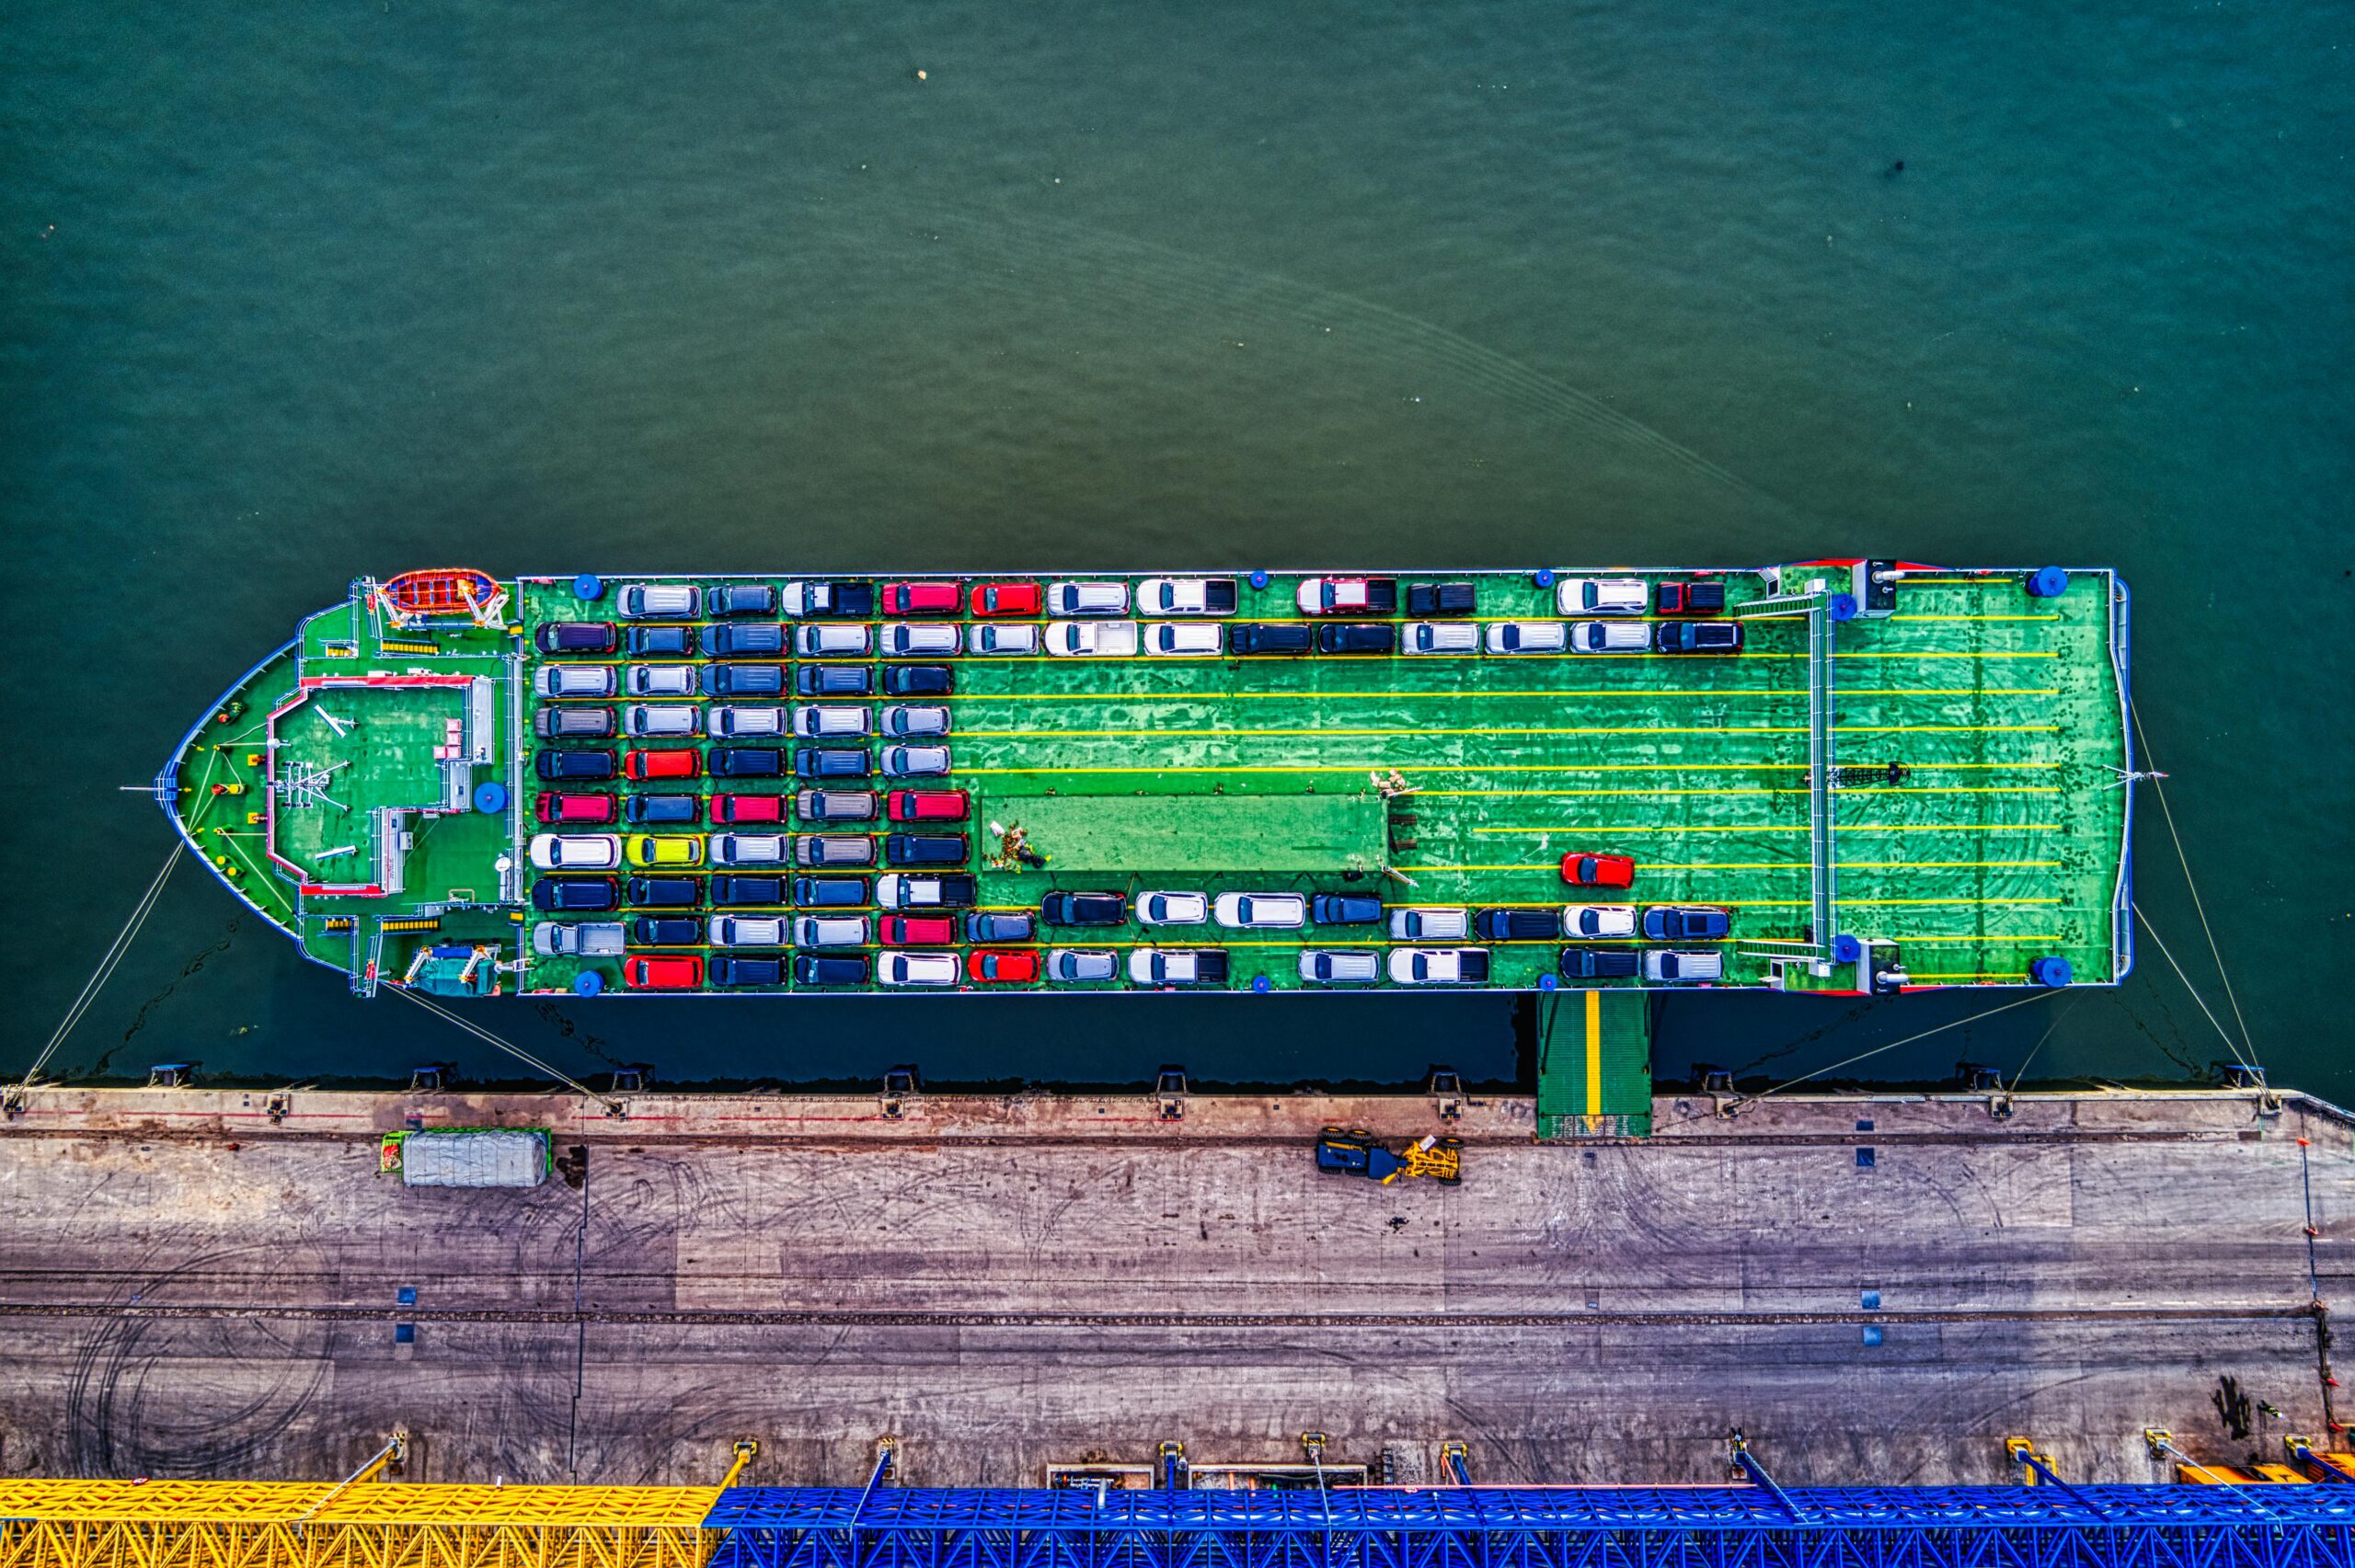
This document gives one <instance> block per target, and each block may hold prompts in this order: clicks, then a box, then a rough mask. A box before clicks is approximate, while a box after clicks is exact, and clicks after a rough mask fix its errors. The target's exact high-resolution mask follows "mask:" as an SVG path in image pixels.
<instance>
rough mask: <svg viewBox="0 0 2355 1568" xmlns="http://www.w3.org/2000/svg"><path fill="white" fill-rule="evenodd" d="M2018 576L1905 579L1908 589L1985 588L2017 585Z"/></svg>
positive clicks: (2006, 574)
mask: <svg viewBox="0 0 2355 1568" xmlns="http://www.w3.org/2000/svg"><path fill="white" fill-rule="evenodd" d="M2019 580H2020V579H2019V578H2018V576H2017V575H2016V574H2012V573H2003V574H1997V575H1994V576H1991V577H1983V578H1916V577H1909V578H1906V579H1905V586H1906V587H1907V588H1984V587H1986V586H1987V585H1989V584H1990V583H1999V582H2000V583H2016V582H2017V581H2019Z"/></svg>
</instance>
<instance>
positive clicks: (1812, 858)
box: [1729, 578, 1855, 958]
mask: <svg viewBox="0 0 2355 1568" xmlns="http://www.w3.org/2000/svg"><path fill="white" fill-rule="evenodd" d="M1843 603H1844V607H1845V608H1846V610H1847V612H1848V613H1849V614H1854V613H1855V601H1854V600H1851V599H1848V598H1847V596H1846V595H1844V594H1839V593H1835V592H1833V591H1832V589H1831V587H1830V585H1829V583H1828V582H1826V581H1825V580H1824V579H1821V578H1816V579H1812V580H1810V581H1809V584H1808V588H1807V590H1806V591H1805V592H1800V593H1774V594H1769V595H1767V596H1765V597H1764V598H1763V599H1752V600H1749V601H1745V602H1742V603H1738V604H1735V605H1733V606H1732V607H1731V609H1730V611H1729V613H1731V614H1732V616H1733V617H1734V619H1736V620H1739V621H1763V620H1775V619H1793V618H1803V619H1804V620H1805V621H1806V622H1807V820H1808V893H1809V897H1808V908H1809V916H1808V940H1807V941H1806V942H1804V943H1791V942H1774V943H1763V944H1755V945H1754V947H1753V944H1742V948H1741V950H1742V951H1743V952H1746V953H1747V952H1753V951H1754V952H1755V953H1756V954H1758V955H1760V956H1768V957H1777V958H1791V957H1810V958H1820V957H1822V956H1827V955H1829V954H1830V952H1831V950H1832V936H1833V934H1834V933H1835V931H1836V927H1835V925H1834V923H1833V922H1834V921H1835V920H1836V918H1837V907H1838V887H1837V878H1838V864H1839V863H1838V859H1837V856H1836V855H1835V854H1834V853H1833V850H1834V839H1835V837H1836V835H1835V832H1834V823H1833V817H1832V789H1833V787H1834V785H1835V784H1836V783H1837V775H1836V773H1835V772H1834V769H1835V767H1836V759H1835V758H1834V757H1833V755H1832V734H1833V729H1832V716H1833V699H1834V696H1835V694H1836V693H1835V692H1834V690H1833V677H1832V652H1833V649H1832V628H1833V626H1834V625H1836V624H1838V622H1839V621H1840V620H1841V619H1844V616H1842V615H1841V614H1840V613H1839V609H1838V608H1837V606H1839V605H1841V604H1843Z"/></svg>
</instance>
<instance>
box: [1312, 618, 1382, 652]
mask: <svg viewBox="0 0 2355 1568" xmlns="http://www.w3.org/2000/svg"><path fill="white" fill-rule="evenodd" d="M1316 648H1317V651H1318V652H1319V653H1395V652H1396V651H1397V649H1398V628H1397V627H1396V626H1393V625H1390V624H1386V623H1384V622H1380V621H1341V622H1337V623H1335V624H1331V625H1327V626H1319V627H1317V628H1316Z"/></svg>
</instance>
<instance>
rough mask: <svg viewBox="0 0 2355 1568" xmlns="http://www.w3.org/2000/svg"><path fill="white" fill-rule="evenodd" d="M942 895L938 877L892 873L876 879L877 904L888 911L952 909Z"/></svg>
mask: <svg viewBox="0 0 2355 1568" xmlns="http://www.w3.org/2000/svg"><path fill="white" fill-rule="evenodd" d="M941 894H942V888H941V886H940V878H939V877H937V876H909V875H907V874H906V873H904V872H899V871H890V872H886V873H884V874H883V875H882V876H879V877H877V878H876V879H875V902H876V904H877V905H878V906H879V907H880V908H883V909H887V910H938V909H947V908H950V907H952V906H950V905H949V904H948V902H947V901H946V900H945V899H944V898H942V897H941ZM968 896H969V897H970V894H969V895H968Z"/></svg>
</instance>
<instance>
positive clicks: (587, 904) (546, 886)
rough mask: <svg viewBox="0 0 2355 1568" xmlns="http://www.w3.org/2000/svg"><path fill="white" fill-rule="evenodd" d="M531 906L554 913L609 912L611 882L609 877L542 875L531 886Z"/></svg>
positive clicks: (611, 893) (612, 902)
mask: <svg viewBox="0 0 2355 1568" xmlns="http://www.w3.org/2000/svg"><path fill="white" fill-rule="evenodd" d="M532 907H533V908H534V909H535V910H546V911H548V912H550V913H555V912H557V911H559V910H610V909H612V908H613V907H614V879H613V878H612V877H610V876H543V877H541V878H540V879H539V880H538V881H537V882H534V883H533V884H532Z"/></svg>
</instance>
